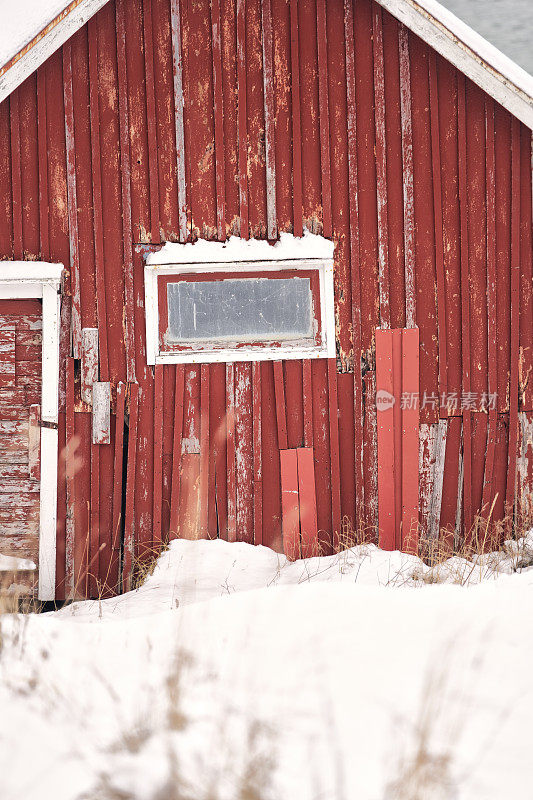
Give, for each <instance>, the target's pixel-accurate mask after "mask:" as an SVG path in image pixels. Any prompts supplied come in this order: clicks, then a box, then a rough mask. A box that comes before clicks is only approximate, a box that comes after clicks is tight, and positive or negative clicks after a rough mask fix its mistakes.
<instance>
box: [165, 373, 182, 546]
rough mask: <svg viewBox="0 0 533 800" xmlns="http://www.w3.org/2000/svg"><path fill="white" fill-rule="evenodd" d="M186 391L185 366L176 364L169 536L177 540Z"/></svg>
mask: <svg viewBox="0 0 533 800" xmlns="http://www.w3.org/2000/svg"><path fill="white" fill-rule="evenodd" d="M184 389H185V370H184V368H183V364H176V391H175V397H174V434H173V442H172V488H171V492H170V533H169V536H170V538H171V539H175V538H176V536H177V535H178V519H179V500H180V484H181V440H182V434H183V395H184Z"/></svg>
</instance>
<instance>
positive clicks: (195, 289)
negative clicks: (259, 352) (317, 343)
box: [167, 278, 314, 342]
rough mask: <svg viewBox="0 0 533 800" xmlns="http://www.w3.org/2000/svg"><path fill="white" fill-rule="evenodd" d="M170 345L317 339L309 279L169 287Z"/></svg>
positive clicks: (182, 283)
mask: <svg viewBox="0 0 533 800" xmlns="http://www.w3.org/2000/svg"><path fill="white" fill-rule="evenodd" d="M167 302H168V332H167V338H168V340H169V341H172V342H191V341H195V342H197V341H213V340H227V341H235V340H237V341H248V342H254V341H265V340H266V341H279V340H283V339H302V338H311V337H312V336H313V335H314V334H313V322H312V316H313V315H312V297H311V281H310V279H309V278H235V279H233V278H226V279H224V280H218V281H217V280H207V281H177V282H176V283H169V284H168V286H167Z"/></svg>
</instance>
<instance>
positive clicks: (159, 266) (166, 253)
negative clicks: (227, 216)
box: [145, 231, 335, 364]
mask: <svg viewBox="0 0 533 800" xmlns="http://www.w3.org/2000/svg"><path fill="white" fill-rule="evenodd" d="M333 252H334V243H333V242H331V241H329V240H328V239H325V238H323V237H322V236H317V235H315V234H312V233H309V232H308V231H305V232H304V235H303V236H302V237H295V236H293V235H292V234H289V233H281V234H280V239H279V241H278V242H276V243H275V244H269V243H268V242H267V241H264V240H257V239H248V240H246V239H240V238H239V237H237V236H231V237H230V238H229V239H228V241H227V242H214V241H206V240H199V241H197V242H195V243H194V244H191V243H188V244H175V243H170V242H168V243H166V244H165V245H164V246H163V247H162V248H161V249H160V250H159V251H157V252H154V253H149V254H148V255H147V256H146V263H145V312H146V345H147V348H146V349H147V361H148V363H149V364H169V363H213V362H226V363H228V362H235V361H264V360H280V359H295V358H300V359H301V358H313V359H314V358H333V357H334V356H335V310H334V296H333ZM180 275H182V276H183V279H184V280H189V281H190V280H193V281H194V280H196V276H198V279H199V280H206V279H209V276H212V278H213V280H227V279H230V278H239V277H240V276H242V277H243V278H251V277H255V276H257V277H263V278H269V279H274V278H295V277H297V276H301V277H304V276H311V283H312V284H313V286H314V287H315V290H314V294H313V308H314V314H315V322H316V324H315V334H316V335H315V337H314V340H310V339H309V337H308V338H306V339H305V338H302V339H301V340H299V341H298V340H297V341H291V342H287V341H283V337H280V341H277V342H275V341H266V340H265V341H258V342H255V343H252V344H251V343H250V342H246V341H245V340H244V339H243V341H238V340H237V341H233V342H227V343H223V342H220V341H219V342H216V341H213V342H205V341H204V342H198V343H197V345H196V346H195V345H194V344H189V345H187V346H183V347H181V346H176V345H174V346H173V347H172V346H171V345H169V336H168V335H167V331H166V328H165V325H166V321H165V320H166V318H167V308H166V307H165V306H166V303H167V300H168V295H167V287H168V285H169V281H170V282H177V281H179V276H180ZM217 275H218V277H217ZM313 276H314V277H313ZM248 313H249V312H248ZM258 313H260V312H258ZM163 328H165V330H163ZM270 338H271V339H272V337H270Z"/></svg>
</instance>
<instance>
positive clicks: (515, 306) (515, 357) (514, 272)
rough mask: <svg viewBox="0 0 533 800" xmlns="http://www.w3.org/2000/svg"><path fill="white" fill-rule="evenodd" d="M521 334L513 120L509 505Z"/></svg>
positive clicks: (510, 501) (514, 127)
mask: <svg viewBox="0 0 533 800" xmlns="http://www.w3.org/2000/svg"><path fill="white" fill-rule="evenodd" d="M519 335H520V122H519V121H518V120H517V118H516V117H512V118H511V374H510V387H509V449H508V455H507V485H506V488H505V502H506V505H507V509H508V510H509V511H512V509H513V508H514V502H515V488H516V465H517V456H518V395H519V382H518V377H519V375H518V368H519V353H520V348H519Z"/></svg>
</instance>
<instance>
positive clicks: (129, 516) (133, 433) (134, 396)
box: [122, 383, 139, 591]
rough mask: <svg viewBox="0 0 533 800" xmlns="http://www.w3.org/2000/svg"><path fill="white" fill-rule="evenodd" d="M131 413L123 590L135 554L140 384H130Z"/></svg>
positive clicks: (129, 583) (130, 573)
mask: <svg viewBox="0 0 533 800" xmlns="http://www.w3.org/2000/svg"><path fill="white" fill-rule="evenodd" d="M129 388H130V409H129V411H130V414H129V425H128V463H127V472H126V509H125V512H124V560H123V566H122V588H123V591H129V589H131V579H132V577H133V576H132V570H133V559H134V555H135V517H134V507H135V470H136V464H137V421H138V416H139V385H138V384H137V383H131V384H130V387H129Z"/></svg>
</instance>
